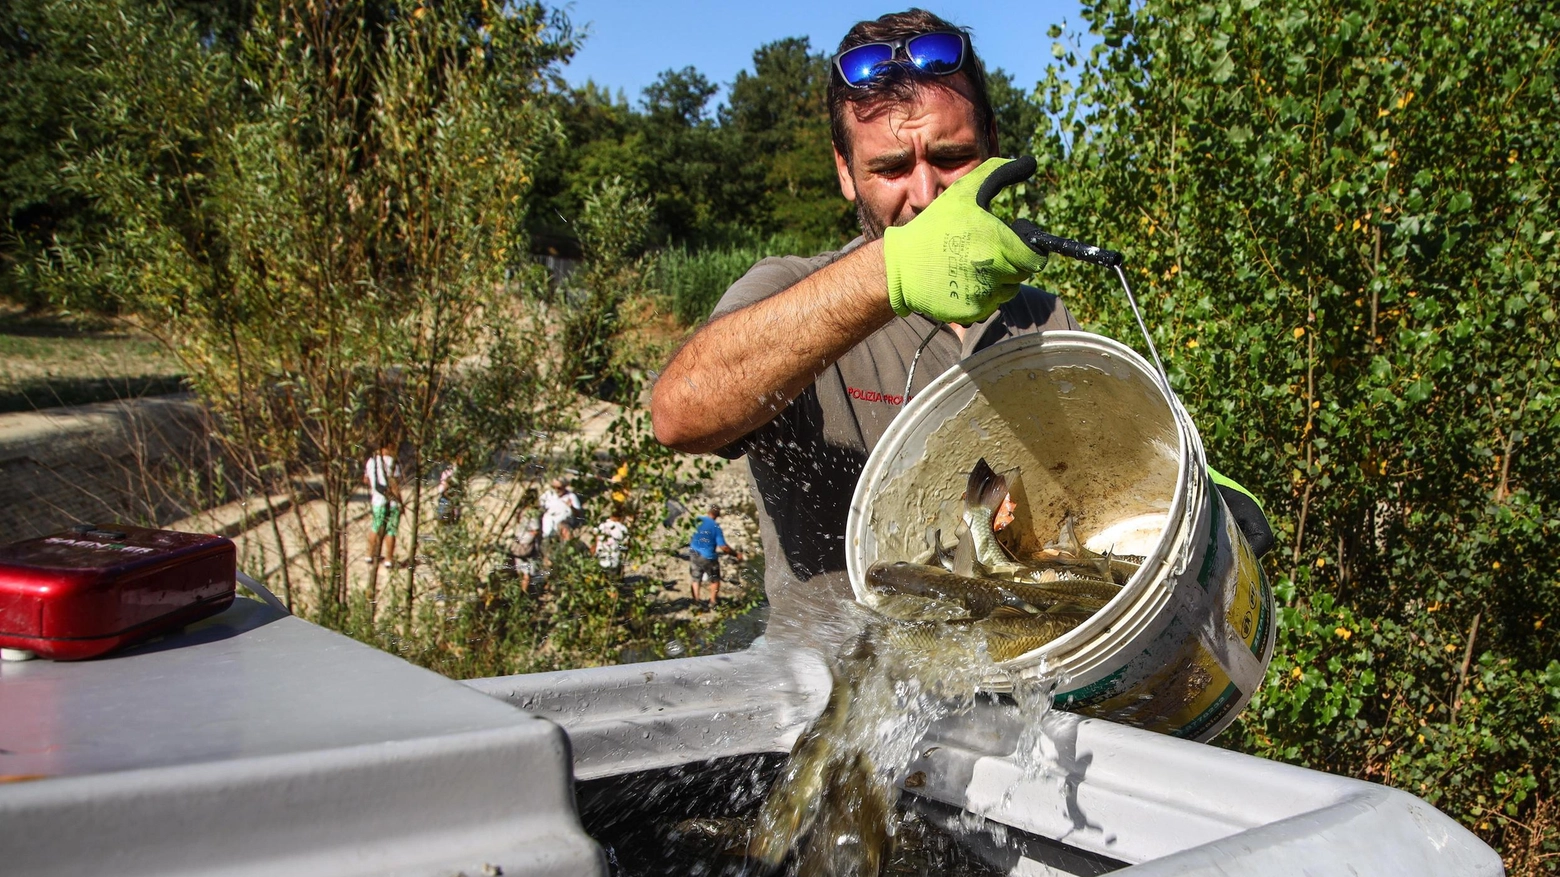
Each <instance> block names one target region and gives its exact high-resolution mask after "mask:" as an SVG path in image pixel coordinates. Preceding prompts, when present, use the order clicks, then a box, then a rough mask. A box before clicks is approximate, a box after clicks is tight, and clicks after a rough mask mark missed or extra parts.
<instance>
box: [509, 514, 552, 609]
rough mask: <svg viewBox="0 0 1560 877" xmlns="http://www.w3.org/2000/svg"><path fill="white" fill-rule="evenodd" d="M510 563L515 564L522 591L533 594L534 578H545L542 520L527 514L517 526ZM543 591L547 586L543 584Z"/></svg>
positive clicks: (510, 551)
mask: <svg viewBox="0 0 1560 877" xmlns="http://www.w3.org/2000/svg"><path fill="white" fill-rule="evenodd" d="M509 561H510V563H512V564H514V568H515V574H516V575H518V576H520V590H521V591H522V592H523V593H526V594H529V593H531V581H532V579H533V578H535V579H541V580H542V581H543V582H545V579H544V578H543V575H544V572H543V570H542V519H541V518H538V517H536V516H535V515H532V514H527V515H526V516H525V517H524V518H522V519H521V520H520V523H519V524H517V525H516V526H515V541H514V544H513V545H511V546H510V549H509ZM542 587H543V589H545V588H546V585H545V584H543V586H542Z"/></svg>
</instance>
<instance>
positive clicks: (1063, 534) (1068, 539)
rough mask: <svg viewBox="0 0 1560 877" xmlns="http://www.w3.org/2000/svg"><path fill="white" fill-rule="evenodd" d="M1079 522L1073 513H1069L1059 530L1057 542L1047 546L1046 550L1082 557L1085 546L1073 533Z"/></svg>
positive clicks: (1063, 519)
mask: <svg viewBox="0 0 1560 877" xmlns="http://www.w3.org/2000/svg"><path fill="white" fill-rule="evenodd" d="M1077 520H1078V519H1077V518H1076V517H1074V516H1073V513H1072V512H1067V513H1066V514H1065V515H1063V516H1062V525H1061V527H1060V528H1058V529H1057V533H1056V541H1054V542H1051V543H1049V544H1047V545H1046V546H1045V547H1046V550H1048V551H1056V552H1058V553H1061V554H1070V555H1072V556H1073V557H1081V556H1082V555H1083V546H1082V545H1081V544H1079V542H1078V536H1077V534H1075V533H1074V532H1073V527H1074V525H1075V524H1076V523H1077Z"/></svg>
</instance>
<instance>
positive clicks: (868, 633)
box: [748, 626, 876, 871]
mask: <svg viewBox="0 0 1560 877" xmlns="http://www.w3.org/2000/svg"><path fill="white" fill-rule="evenodd" d="M873 630H874V627H873V626H869V627H868V628H867V629H866V630H864V631H863V632H862V634H861V635H860V636H858V637H857V638H856V640H855V641H854V643H853V644H852V645H848V646H847V647H846V648H845V649H844V650H842V652H841V654H840V655H839V657H837V658H836V659H835V661H834V663H833V664H832V665H831V666H830V668H829V673H830V676H831V677H832V678H833V685H832V686H831V687H830V689H829V701H828V703H827V704H826V705H825V706H824V708H823V713H822V714H820V715H819V716H818V719H817V721H815V722H813V724H812V725H811V726H810V727H808V728H807V730H805V731H803V732H802V735H801V736H800V737H798V738H797V739H796V745H795V746H793V747H791V757H790V759H789V760H788V761H786V764H785V768H784V770H782V772H781V774H780V777H779V778H778V779H777V780H776V782H775V785H774V786H773V787H772V788H771V789H770V790H769V794H768V796H767V797H765V799H764V805H763V807H761V808H759V812H758V821H757V823H756V824H755V825H754V828H753V839H752V841H751V842H750V843H749V844H748V855H749V856H750V857H751V858H752V859H754V860H755V861H756V862H757V863H758V864H759V865H760V866H762V867H763V868H764V869H765V870H766V871H772V870H774V869H776V868H779V867H780V864H781V863H782V862H783V861H784V860H785V857H786V854H787V853H788V852H790V850H791V847H793V846H795V844H796V841H797V840H798V839H799V838H801V837H802V836H804V835H806V834H807V833H808V832H809V831H811V830H812V827H813V822H814V821H815V820H816V819H817V816H818V809H819V808H818V802H819V799H820V798H821V797H822V796H823V794H824V792H825V790H826V789H827V788H828V786H829V784H830V781H831V778H832V771H833V770H834V765H835V763H836V762H837V761H838V760H839V759H840V758H841V757H842V756H841V753H840V751H839V747H840V742H841V739H842V737H843V734H844V729H845V726H846V723H847V722H848V721H849V719H850V704H851V700H852V699H853V695H854V691H855V687H854V681H853V680H855V679H860V678H863V677H864V676H865V673H866V672H868V671H869V670H870V666H871V664H872V662H873V659H874V657H875V654H876V644H875V643H874V642H873V638H872V631H873Z"/></svg>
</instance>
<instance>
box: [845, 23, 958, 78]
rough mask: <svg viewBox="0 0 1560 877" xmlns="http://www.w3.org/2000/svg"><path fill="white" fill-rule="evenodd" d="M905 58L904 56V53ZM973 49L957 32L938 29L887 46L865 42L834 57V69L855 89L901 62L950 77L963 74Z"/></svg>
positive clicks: (936, 74) (894, 41)
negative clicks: (970, 50) (961, 69)
mask: <svg viewBox="0 0 1560 877" xmlns="http://www.w3.org/2000/svg"><path fill="white" fill-rule="evenodd" d="M901 49H902V50H903V51H904V53H903V55H900V50H901ZM968 49H969V39H968V38H967V37H965V35H964V34H963V33H961V32H959V31H956V30H934V31H932V32H930V33H923V34H916V35H915V36H913V37H904V38H902V39H897V40H893V41H891V42H886V43H863V44H861V45H859V46H854V47H852V48H849V49H846V50H845V51H843V52H840V53H839V54H838V55H835V56H834V67H835V69H837V70H839V71H840V76H841V77H842V78H844V80H845V84H846V85H849V86H851V87H852V88H865V87H867V85H868V84H869V83H870V82H871V81H872V77H874V76H877V75H878V74H880V73H882V72H883V71H884V70H885V69H887V68H889V67H890V66H891V65H892V64H893V63H894V62H895V60H896V56H899V58H898V59H897V60H901V61H904V62H908V63H909V64H910V65H911V66H913V67H915V69H917V70H920V71H921V72H923V73H930V74H932V75H934V76H947V75H948V74H950V73H957V72H959V68H960V67H963V66H964V55H965V52H966V51H968Z"/></svg>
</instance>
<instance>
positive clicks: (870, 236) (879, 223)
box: [856, 198, 888, 241]
mask: <svg viewBox="0 0 1560 877" xmlns="http://www.w3.org/2000/svg"><path fill="white" fill-rule="evenodd" d="M856 224H857V225H859V226H861V236H862V237H863V238H866V239H867V240H868V241H875V240H877V239H878V238H880V237H882V236H883V229H885V228H887V227H888V223H887V222H885V221H884V220H883V218H882V217H880V216H877V215H876V214H874V213H873V212H872V210H871V208H869V207H867V204H866V201H864V200H863V199H861V198H857V199H856Z"/></svg>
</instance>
